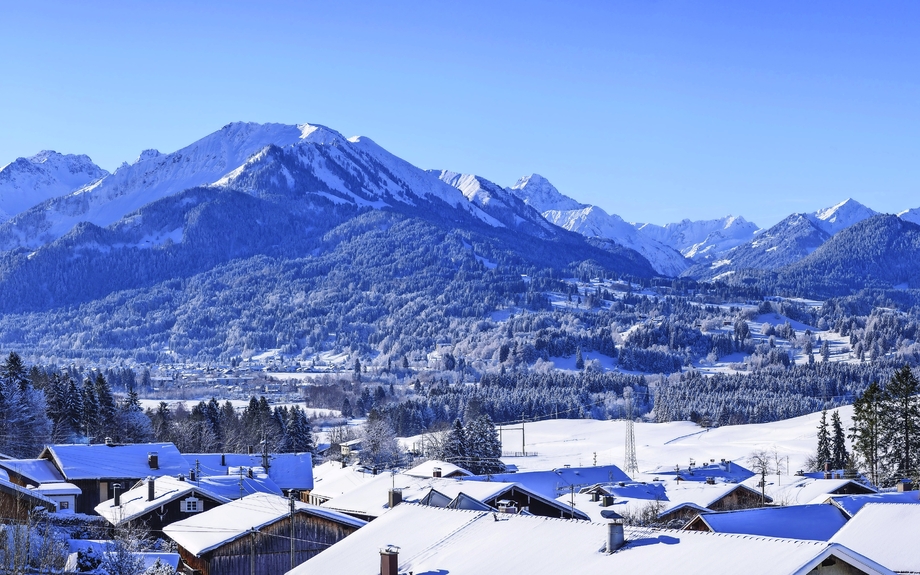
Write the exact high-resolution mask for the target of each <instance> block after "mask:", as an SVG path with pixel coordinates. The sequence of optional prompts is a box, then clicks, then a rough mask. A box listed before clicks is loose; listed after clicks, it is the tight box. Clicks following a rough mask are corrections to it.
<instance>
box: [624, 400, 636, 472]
mask: <svg viewBox="0 0 920 575" xmlns="http://www.w3.org/2000/svg"><path fill="white" fill-rule="evenodd" d="M623 399H625V400H626V457H625V460H624V462H623V463H624V467H625V468H626V469H624V471H625V472H626V473H627V474H628V475H630V476H633V477H635V476H636V475H637V474H638V473H639V463H638V461H637V460H636V429H635V426H634V424H633V403H632V390H631V389H629V388H627V389H626V390H625V391H624V393H623Z"/></svg>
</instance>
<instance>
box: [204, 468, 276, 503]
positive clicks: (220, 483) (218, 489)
mask: <svg viewBox="0 0 920 575" xmlns="http://www.w3.org/2000/svg"><path fill="white" fill-rule="evenodd" d="M195 483H196V484H197V485H198V486H199V487H201V489H203V490H206V491H207V492H208V493H211V494H213V495H218V496H220V497H224V498H226V499H228V500H230V499H240V498H241V497H246V496H247V495H251V494H253V493H271V494H272V495H278V496H281V495H284V494H283V493H282V492H281V488H280V487H278V486H277V485H276V484H275V482H274V481H272V479H271V477H269V476H268V475H265V474H255V475H253V476H252V477H249V476H248V475H244V476H243V477H242V478H241V477H239V476H238V475H214V476H210V477H202V478H201V479H200V480H199V481H197V482H195Z"/></svg>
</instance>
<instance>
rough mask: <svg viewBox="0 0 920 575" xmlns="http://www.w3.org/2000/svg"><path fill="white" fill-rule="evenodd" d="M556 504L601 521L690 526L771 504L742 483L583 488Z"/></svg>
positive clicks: (654, 483)
mask: <svg viewBox="0 0 920 575" xmlns="http://www.w3.org/2000/svg"><path fill="white" fill-rule="evenodd" d="M557 501H560V502H571V504H574V505H575V507H576V508H578V509H579V510H581V511H583V512H585V513H587V514H588V515H589V516H590V517H591V519H592V521H599V520H600V518H601V513H602V512H603V511H604V510H613V511H616V512H617V513H619V514H620V515H623V516H629V517H633V518H636V519H641V520H643V521H646V522H654V523H661V524H668V523H671V522H687V521H689V520H690V519H692V518H694V517H696V516H697V515H698V514H700V513H704V512H709V511H731V510H735V509H750V508H754V507H761V506H762V505H763V504H764V503H770V502H771V501H772V500H771V499H770V498H769V497H767V498H766V499H765V500H764V499H762V497H761V494H760V493H759V492H757V491H754V490H753V489H752V488H750V487H748V486H746V485H744V484H742V483H720V482H715V481H714V482H712V483H710V482H707V481H678V480H677V479H676V478H675V479H673V480H669V481H660V480H659V481H652V482H644V481H630V482H625V481H621V482H618V483H613V484H602V485H595V486H591V487H587V488H584V489H583V490H582V491H581V492H580V493H576V494H571V495H568V496H566V495H563V496H562V497H559V498H558V499H557Z"/></svg>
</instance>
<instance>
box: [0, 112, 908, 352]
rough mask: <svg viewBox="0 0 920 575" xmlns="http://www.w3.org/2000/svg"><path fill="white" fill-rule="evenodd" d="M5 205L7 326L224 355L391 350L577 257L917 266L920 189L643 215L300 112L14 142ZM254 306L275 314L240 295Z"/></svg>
mask: <svg viewBox="0 0 920 575" xmlns="http://www.w3.org/2000/svg"><path fill="white" fill-rule="evenodd" d="M0 216H2V220H3V221H2V223H0V343H2V344H4V345H13V344H19V345H23V346H25V345H29V346H33V347H36V348H45V349H58V350H59V349H62V348H67V349H71V350H84V351H83V352H81V353H84V352H85V350H92V349H110V348H112V347H113V346H114V347H119V348H121V349H122V350H139V351H138V352H137V353H140V354H141V355H142V356H143V357H159V356H161V355H162V354H164V353H165V354H170V353H182V354H183V355H186V356H188V355H192V356H194V355H195V354H202V357H216V356H224V357H226V356H227V354H233V353H241V352H242V351H243V350H254V349H264V348H271V347H277V348H285V349H289V350H296V349H300V348H303V347H305V346H308V345H307V344H308V343H312V344H316V342H318V341H320V342H321V341H326V340H328V339H329V338H334V340H335V341H336V342H337V343H336V345H346V344H347V345H353V346H355V345H357V346H365V347H366V348H367V350H366V351H369V350H370V349H371V347H373V348H374V349H376V350H377V351H382V352H385V353H392V352H394V350H399V349H402V348H403V347H405V346H406V345H407V344H406V341H407V340H406V338H407V337H413V338H417V339H418V340H419V341H422V342H425V341H434V340H436V339H437V330H438V326H441V328H442V329H447V328H448V326H450V325H451V321H452V319H451V318H457V317H483V316H485V315H487V314H488V313H490V312H491V311H495V310H498V309H502V308H504V307H507V306H508V305H519V306H523V307H531V308H533V309H539V308H540V307H541V306H544V307H545V306H546V305H548V304H547V302H546V300H545V296H544V295H542V293H543V292H544V291H546V290H549V289H553V290H556V291H559V290H562V289H564V288H563V286H562V285H561V284H560V283H559V281H560V279H561V278H564V277H573V276H575V277H598V276H601V277H620V278H624V277H628V278H635V279H639V280H643V281H645V280H650V279H651V278H653V277H655V276H664V277H678V276H683V277H687V278H691V279H696V280H706V281H710V280H721V281H727V282H729V283H737V282H744V283H745V284H750V283H756V284H757V285H759V286H761V287H762V289H763V290H765V291H770V290H771V289H774V288H775V289H780V288H781V289H783V290H787V291H789V292H790V293H791V292H796V293H801V294H802V295H808V294H817V293H822V294H824V293H840V292H841V291H842V290H848V289H849V290H852V289H858V288H859V287H861V286H862V285H871V286H881V287H885V286H888V287H892V286H900V287H910V288H915V287H918V285H917V283H916V282H917V275H916V273H914V272H913V271H912V270H913V269H914V268H916V267H917V264H916V263H914V262H916V261H918V260H917V259H916V258H914V259H911V258H912V257H913V256H912V255H911V254H913V253H914V252H913V251H912V250H914V249H915V241H914V234H915V231H916V226H915V225H914V223H913V222H917V221H918V220H920V208H918V209H913V210H908V211H905V212H902V213H901V214H900V219H899V218H898V217H897V216H881V215H877V214H876V213H875V212H874V211H873V210H871V209H870V208H867V207H866V206H863V205H862V204H859V203H858V202H856V201H854V200H851V199H850V200H846V201H844V202H841V203H840V204H837V205H835V206H833V207H830V208H827V209H824V210H818V211H816V212H813V213H804V214H793V215H790V216H789V217H787V218H786V219H784V220H783V221H781V222H779V223H778V224H776V225H775V226H772V227H771V228H769V229H766V230H760V229H758V227H757V226H756V225H755V224H753V223H751V222H749V221H747V220H745V219H744V218H742V217H739V216H728V217H725V218H720V219H715V220H709V221H697V222H693V221H689V220H684V221H682V222H678V223H673V224H667V225H664V226H658V225H653V224H635V223H629V222H626V221H625V220H624V219H623V218H621V217H620V216H618V215H616V214H608V213H607V212H606V211H604V210H603V209H601V208H599V207H597V206H592V205H588V204H582V203H579V202H578V201H576V200H574V199H572V198H571V197H569V196H566V195H563V194H562V193H561V192H559V190H557V189H556V188H555V187H554V186H553V185H552V184H551V183H550V182H549V181H547V180H546V179H545V178H543V177H542V176H539V175H537V174H532V175H530V176H526V177H523V178H521V179H520V180H518V181H517V182H516V183H514V184H513V185H511V186H508V187H503V186H501V185H499V184H496V183H494V182H491V181H489V180H487V179H485V178H483V177H481V176H478V175H475V174H461V173H456V172H452V171H449V170H444V169H436V170H423V169H420V168H417V167H415V166H413V165H411V164H410V163H408V162H406V161H405V160H402V159H401V158H398V157H397V156H395V155H393V154H391V153H390V152H388V151H386V150H385V149H384V148H382V147H381V146H379V145H377V144H376V143H374V142H373V141H372V140H370V139H369V138H366V137H353V138H346V137H344V136H342V135H341V134H340V133H338V132H336V131H335V130H332V129H330V128H326V127H324V126H318V125H310V124H302V125H297V126H290V125H281V124H253V123H233V124H228V125H227V126H225V127H223V128H222V129H220V130H218V131H217V132H214V133H212V134H210V135H208V136H205V137H204V138H202V139H200V140H198V141H197V142H194V143H192V144H190V145H189V146H187V147H185V148H182V149H180V150H178V151H176V152H173V153H169V154H163V153H160V152H158V151H156V150H146V151H144V152H142V153H141V154H140V155H139V156H138V158H137V159H136V160H135V161H134V162H133V163H130V164H128V163H125V164H123V165H122V166H120V167H119V168H118V169H116V170H115V171H114V172H112V173H108V172H107V171H105V170H103V169H101V168H99V167H98V166H96V165H94V164H93V163H92V162H91V160H90V159H89V158H88V157H86V156H78V155H66V156H65V155H62V154H57V153H56V152H48V151H45V152H41V153H39V154H37V155H35V156H32V157H30V158H20V159H18V160H16V161H14V162H12V163H11V164H8V165H7V166H4V167H3V168H2V169H0ZM902 224H903V225H902ZM851 244H852V245H851ZM868 246H874V247H873V248H872V249H869V247H868ZM863 248H865V249H863ZM848 253H849V254H851V257H850V259H846V258H842V257H841V255H840V254H848ZM854 258H855V259H854ZM904 258H908V259H906V260H905V259H904ZM834 270H838V272H839V273H838V272H835V271H834ZM847 270H849V271H847ZM861 273H862V274H863V276H860V275H859V274H861ZM809 274H811V275H809ZM811 276H815V277H811ZM860 278H862V279H860ZM861 282H862V283H861ZM809 290H810V291H809ZM270 302H274V303H271V304H270ZM266 306H269V307H271V306H274V308H273V309H274V311H273V312H272V315H271V318H272V319H270V320H268V319H266V318H265V317H261V316H260V317H254V316H253V313H255V310H262V311H264V310H265V309H266ZM90 317H92V318H95V319H94V320H93V321H94V322H96V323H95V324H93V326H92V327H91V328H86V327H81V328H80V329H76V328H75V327H74V326H77V325H79V326H86V325H87V323H86V322H88V321H90V320H89V319H88V318H90ZM305 318H312V319H310V320H307V319H305ZM314 320H315V321H314ZM400 322H401V323H400ZM396 324H399V325H398V327H397V325H396ZM68 326H69V329H70V331H68ZM336 326H337V327H336ZM368 346H370V347H368ZM384 350H385V351H384Z"/></svg>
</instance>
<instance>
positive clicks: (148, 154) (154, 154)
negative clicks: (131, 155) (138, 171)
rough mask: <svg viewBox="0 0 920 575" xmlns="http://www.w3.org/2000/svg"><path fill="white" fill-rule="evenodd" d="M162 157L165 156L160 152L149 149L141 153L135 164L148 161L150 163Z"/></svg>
mask: <svg viewBox="0 0 920 575" xmlns="http://www.w3.org/2000/svg"><path fill="white" fill-rule="evenodd" d="M162 155H163V154H162V153H160V151H159V150H154V149H153V148H151V149H149V150H144V151H143V152H141V153H140V155H139V156H138V157H137V160H135V162H134V163H137V162H147V161H149V160H153V159H156V158H159V157H160V156H162Z"/></svg>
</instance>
